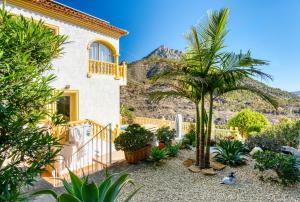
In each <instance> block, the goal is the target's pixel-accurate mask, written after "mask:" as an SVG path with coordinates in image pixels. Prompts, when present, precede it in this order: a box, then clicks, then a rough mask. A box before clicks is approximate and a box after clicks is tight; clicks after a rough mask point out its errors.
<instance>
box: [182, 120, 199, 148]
mask: <svg viewBox="0 0 300 202" xmlns="http://www.w3.org/2000/svg"><path fill="white" fill-rule="evenodd" d="M186 145H193V146H196V132H195V127H194V125H191V126H190V130H189V132H188V133H186V134H185V135H184V137H183V139H182V146H185V147H186Z"/></svg>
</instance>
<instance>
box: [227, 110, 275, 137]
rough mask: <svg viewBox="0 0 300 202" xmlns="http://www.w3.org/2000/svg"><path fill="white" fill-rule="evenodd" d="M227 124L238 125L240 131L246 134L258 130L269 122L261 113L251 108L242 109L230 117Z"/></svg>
mask: <svg viewBox="0 0 300 202" xmlns="http://www.w3.org/2000/svg"><path fill="white" fill-rule="evenodd" d="M228 125H229V126H232V127H238V128H239V131H240V133H241V134H242V135H243V136H246V135H247V134H248V133H249V132H252V131H255V132H260V131H261V130H262V129H263V128H264V127H266V126H267V125H269V122H268V120H267V118H266V117H265V116H264V115H263V114H261V113H259V112H255V111H252V110H251V109H244V110H242V111H240V112H238V113H237V114H236V115H235V116H234V117H232V118H231V119H230V120H229V122H228Z"/></svg>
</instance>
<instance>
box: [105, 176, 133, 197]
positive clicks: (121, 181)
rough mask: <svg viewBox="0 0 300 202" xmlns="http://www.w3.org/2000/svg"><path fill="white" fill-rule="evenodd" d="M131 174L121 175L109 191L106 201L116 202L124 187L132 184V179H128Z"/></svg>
mask: <svg viewBox="0 0 300 202" xmlns="http://www.w3.org/2000/svg"><path fill="white" fill-rule="evenodd" d="M128 175H129V174H123V175H121V176H120V177H119V178H118V179H117V180H116V181H115V182H114V183H113V184H112V185H111V186H110V188H109V189H108V190H107V192H106V195H105V198H104V201H105V202H106V201H116V199H117V198H118V195H119V193H120V191H121V190H122V187H123V186H124V185H126V184H127V183H128V182H131V180H130V179H127V177H128Z"/></svg>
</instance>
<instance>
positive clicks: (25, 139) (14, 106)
mask: <svg viewBox="0 0 300 202" xmlns="http://www.w3.org/2000/svg"><path fill="white" fill-rule="evenodd" d="M65 40H66V37H64V36H59V35H54V34H53V32H52V31H51V30H50V29H48V28H46V27H45V26H44V24H43V22H36V21H34V20H33V19H27V18H25V17H23V16H15V15H11V14H9V13H8V12H7V11H5V8H2V9H1V10H0V117H1V118H0V195H1V196H0V201H1V200H2V201H16V200H18V198H19V197H20V188H21V187H22V186H24V185H31V184H32V183H33V181H34V178H35V177H36V176H37V175H38V174H39V173H41V172H42V170H43V169H44V168H45V166H47V165H49V164H50V163H52V162H53V160H54V158H55V156H56V154H57V153H58V151H59V149H60V145H59V141H58V140H57V139H56V138H54V137H53V136H52V135H51V134H50V132H49V130H48V128H45V127H41V121H42V120H43V119H45V118H46V116H50V117H51V114H49V112H48V110H47V108H46V106H47V105H48V104H50V103H52V102H54V101H56V99H57V98H58V96H59V94H57V93H54V92H53V89H52V88H51V87H50V82H51V81H53V79H54V78H55V77H54V75H52V74H50V73H48V72H49V71H50V70H52V69H53V68H52V64H51V61H52V60H53V59H54V58H57V57H58V56H59V55H60V54H61V52H62V48H61V46H62V44H63V43H64V42H65Z"/></svg>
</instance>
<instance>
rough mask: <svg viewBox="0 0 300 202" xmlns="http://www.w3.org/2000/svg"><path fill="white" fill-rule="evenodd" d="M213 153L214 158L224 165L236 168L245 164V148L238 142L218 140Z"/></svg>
mask: <svg viewBox="0 0 300 202" xmlns="http://www.w3.org/2000/svg"><path fill="white" fill-rule="evenodd" d="M215 153H216V154H217V155H216V156H215V157H214V158H215V159H216V160H217V161H218V162H220V163H223V164H226V165H231V166H237V165H242V164H245V163H246V158H245V156H244V155H245V153H246V147H245V145H244V144H243V143H242V142H240V141H238V140H220V141H219V142H218V144H217V151H216V152H215Z"/></svg>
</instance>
